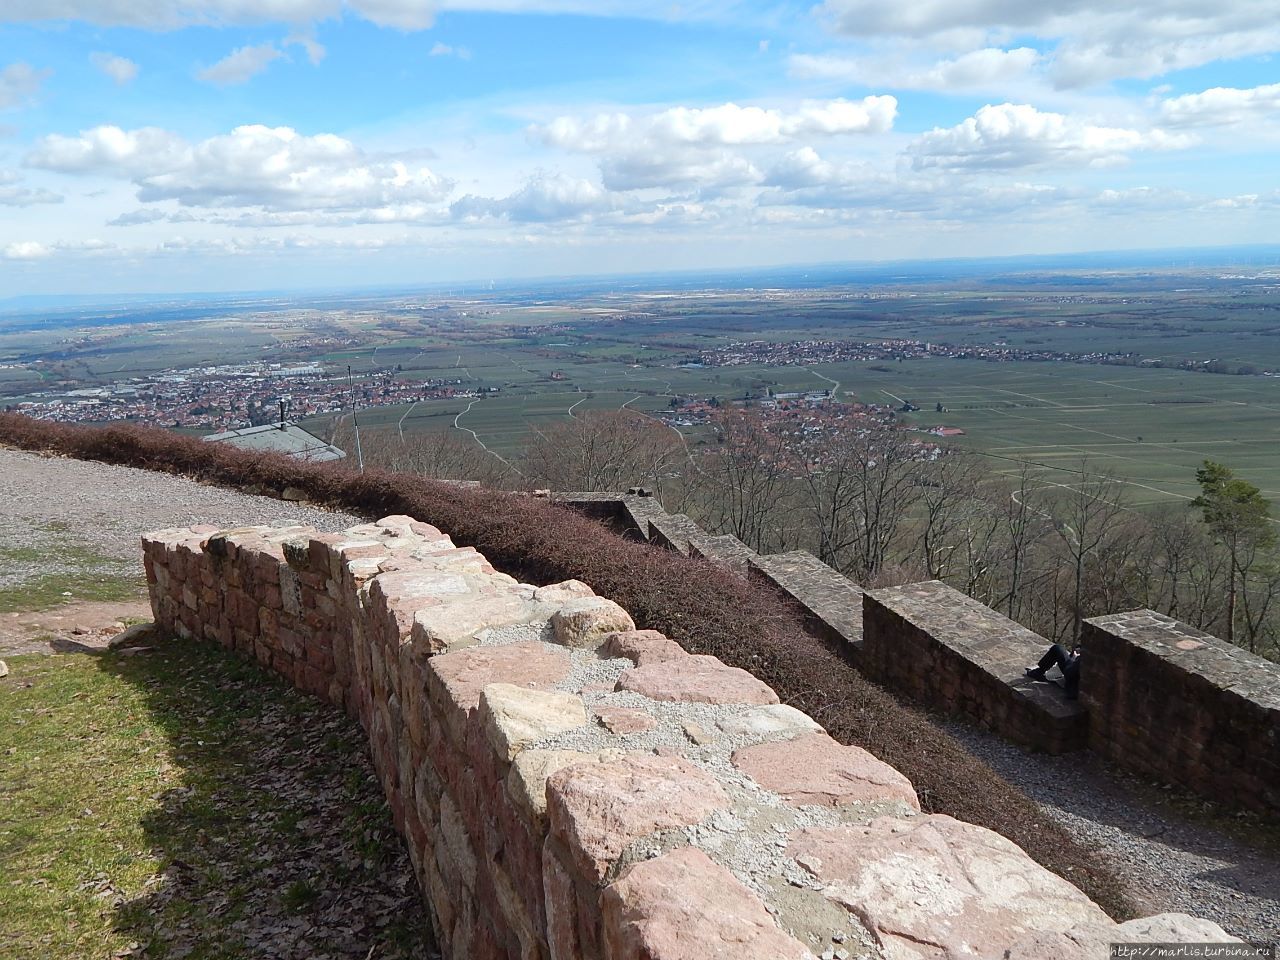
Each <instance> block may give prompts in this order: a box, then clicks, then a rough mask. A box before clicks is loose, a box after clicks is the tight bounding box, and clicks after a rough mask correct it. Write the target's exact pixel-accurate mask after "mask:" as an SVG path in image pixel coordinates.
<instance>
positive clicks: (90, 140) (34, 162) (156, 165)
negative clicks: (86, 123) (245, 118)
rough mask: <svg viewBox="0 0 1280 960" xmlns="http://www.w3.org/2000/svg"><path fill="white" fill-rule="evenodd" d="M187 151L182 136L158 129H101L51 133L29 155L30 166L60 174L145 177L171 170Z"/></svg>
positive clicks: (110, 127)
mask: <svg viewBox="0 0 1280 960" xmlns="http://www.w3.org/2000/svg"><path fill="white" fill-rule="evenodd" d="M187 150H188V147H187V144H186V143H185V141H183V140H182V138H181V137H179V136H177V135H176V134H173V133H170V132H169V131H167V130H161V129H160V128H159V127H141V128H139V129H137V130H121V129H120V128H119V127H114V126H102V127H94V128H93V129H92V130H85V131H83V132H82V133H81V134H80V136H78V137H64V136H62V135H60V134H56V133H55V134H51V135H49V136H47V137H44V138H42V139H41V140H39V141H38V142H37V143H36V145H35V147H34V149H33V150H32V151H31V153H29V154H28V155H27V158H26V163H27V165H28V166H31V167H39V168H41V169H44V170H55V171H57V172H59V173H103V174H109V175H122V176H126V177H142V176H146V175H148V174H151V173H158V172H160V171H163V170H169V169H172V168H173V167H174V166H175V165H177V164H180V163H182V162H183V159H184V157H185V155H186V151H187Z"/></svg>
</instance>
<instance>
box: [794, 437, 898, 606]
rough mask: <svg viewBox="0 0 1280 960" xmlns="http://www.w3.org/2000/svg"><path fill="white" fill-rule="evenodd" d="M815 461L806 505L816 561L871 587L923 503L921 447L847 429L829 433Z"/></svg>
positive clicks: (815, 452)
mask: <svg viewBox="0 0 1280 960" xmlns="http://www.w3.org/2000/svg"><path fill="white" fill-rule="evenodd" d="M812 456H813V462H811V464H810V466H809V470H808V472H807V475H806V478H805V487H804V506H805V510H806V512H807V514H808V515H809V517H810V519H811V521H812V523H813V526H814V528H815V530H816V532H817V540H818V556H819V558H820V559H821V560H822V561H823V562H824V563H828V564H830V565H831V566H833V567H836V568H837V569H839V570H842V571H843V572H845V573H847V574H849V575H850V576H851V577H853V578H854V579H855V580H857V581H858V582H860V583H870V582H872V581H873V580H875V578H876V576H877V574H878V573H879V571H880V568H881V567H882V566H883V565H884V563H885V560H886V558H887V557H888V555H889V550H890V547H891V546H892V545H893V544H894V543H896V542H897V538H898V534H899V531H900V530H901V528H902V526H903V524H904V521H905V520H906V519H907V516H908V515H909V513H910V511H911V509H912V507H913V506H914V504H915V502H916V500H917V499H918V498H919V487H918V486H917V485H916V483H915V481H914V474H915V473H916V472H917V470H918V468H919V466H920V463H919V460H920V457H921V448H920V445H919V444H918V442H915V441H913V440H912V439H911V438H910V437H908V436H907V435H906V434H904V433H903V432H901V431H898V430H894V429H883V428H869V429H860V430H849V431H842V432H839V433H833V434H829V435H828V436H827V437H826V438H824V441H823V442H822V443H821V444H818V445H815V447H814V448H813V451H812Z"/></svg>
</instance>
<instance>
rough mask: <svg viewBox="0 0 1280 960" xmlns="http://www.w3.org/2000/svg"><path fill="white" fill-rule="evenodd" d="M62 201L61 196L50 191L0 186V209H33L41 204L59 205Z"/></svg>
mask: <svg viewBox="0 0 1280 960" xmlns="http://www.w3.org/2000/svg"><path fill="white" fill-rule="evenodd" d="M63 199H64V197H63V196H62V194H60V193H53V192H52V191H50V190H44V189H40V188H33V187H6V186H0V207H34V206H35V205H36V204H41V203H61V202H62V201H63Z"/></svg>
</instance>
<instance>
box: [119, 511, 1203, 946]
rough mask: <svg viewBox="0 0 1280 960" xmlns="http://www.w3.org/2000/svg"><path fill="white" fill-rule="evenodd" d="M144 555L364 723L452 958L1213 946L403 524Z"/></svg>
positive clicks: (168, 598)
mask: <svg viewBox="0 0 1280 960" xmlns="http://www.w3.org/2000/svg"><path fill="white" fill-rule="evenodd" d="M143 548H144V554H145V560H146V567H147V575H148V582H149V584H150V587H151V598H152V605H153V609H154V611H155V616H156V620H157V623H158V624H159V625H160V626H161V627H162V628H163V629H164V630H167V631H171V632H173V633H176V634H179V635H183V636H194V637H200V638H204V639H207V640H211V641H214V642H218V643H220V644H222V645H224V646H227V647H230V648H233V649H236V650H240V651H242V652H243V653H245V654H247V655H251V656H254V657H256V658H257V659H258V660H259V661H260V662H261V663H263V664H264V665H266V666H268V667H270V668H271V669H273V670H275V671H276V672H278V673H279V674H281V675H282V676H284V677H285V678H286V679H288V680H289V681H290V682H292V683H293V684H295V685H297V686H298V687H301V688H302V689H304V690H308V691H310V692H312V693H314V694H317V695H319V696H323V697H326V698H328V699H329V700H330V701H332V702H333V703H335V704H339V705H341V706H342V707H343V708H345V709H346V710H347V711H348V712H350V713H351V714H353V715H354V716H356V717H358V718H359V720H360V722H361V724H362V725H363V727H364V729H365V730H366V732H367V733H368V737H369V742H370V746H371V749H372V754H373V759H374V764H375V768H376V770H377V773H378V776H379V778H380V779H381V782H382V786H383V788H384V790H385V793H386V797H387V800H388V803H389V804H390V807H391V811H392V814H393V816H394V819H395V823H396V827H397V829H398V830H399V831H400V832H401V834H402V835H403V836H404V838H405V841H406V843H407V844H408V849H409V852H410V855H411V858H412V860H413V863H414V867H415V870H416V872H417V876H418V880H419V882H420V884H421V887H422V890H423V893H424V896H425V899H426V901H427V903H428V905H429V906H430V911H431V915H432V918H433V923H434V925H435V927H436V931H437V935H438V939H439V941H440V943H441V947H442V949H443V951H444V954H445V956H446V957H449V958H457V960H463V958H466V960H490V958H512V960H515V958H519V960H641V958H645V960H676V958H687V960H695V958H696V960H704V958H725V960H728V958H735V960H736V958H745V957H750V958H773V957H778V958H796V960H799V958H815V957H823V958H834V957H840V958H846V957H882V956H883V957H893V958H935V957H939V956H942V955H948V956H950V955H961V954H963V955H966V956H975V957H993V958H994V957H1003V956H1008V957H1018V958H1022V960H1031V958H1046V960H1047V958H1055V960H1071V958H1085V957H1089V958H1093V957H1097V958H1099V960H1101V958H1103V957H1106V956H1107V948H1106V944H1107V943H1108V942H1110V941H1116V940H1144V939H1149V940H1152V941H1169V940H1179V939H1185V940H1191V941H1203V940H1222V939H1226V938H1225V935H1224V934H1223V932H1222V931H1221V930H1220V929H1219V928H1218V927H1217V926H1216V925H1214V924H1212V923H1209V922H1207V921H1203V920H1195V919H1192V918H1187V917H1182V916H1178V915H1167V916H1162V917H1158V918H1152V919H1149V920H1146V921H1132V922H1130V923H1129V924H1124V925H1116V924H1115V923H1113V922H1112V921H1111V920H1109V919H1108V918H1107V917H1106V916H1105V915H1104V914H1103V912H1102V911H1101V910H1100V909H1099V908H1098V907H1097V906H1096V905H1095V904H1093V903H1092V902H1091V901H1090V900H1089V899H1088V898H1087V897H1085V896H1084V894H1082V893H1081V892H1080V891H1079V890H1077V889H1076V888H1075V887H1073V886H1072V885H1071V884H1069V883H1067V882H1066V881H1065V880H1063V879H1061V878H1059V877H1057V876H1055V875H1054V874H1052V873H1049V872H1048V871H1046V870H1044V869H1043V868H1041V867H1039V866H1038V865H1037V864H1035V863H1034V862H1033V861H1032V860H1031V859H1030V858H1029V857H1027V856H1026V854H1025V853H1024V852H1023V851H1022V850H1021V849H1019V848H1018V847H1017V846H1015V845H1014V844H1012V843H1010V842H1009V841H1007V840H1005V839H1003V838H1001V837H1000V836H998V835H996V834H994V833H991V832H990V831H988V830H984V829H982V828H980V827H976V826H973V825H970V824H966V823H962V822H959V821H956V820H953V819H951V818H950V817H946V816H936V815H924V814H922V813H921V812H920V809H919V803H918V801H917V798H916V795H915V792H914V790H913V789H912V786H911V784H910V783H909V782H908V781H907V780H906V778H905V777H903V776H902V775H901V774H900V773H898V772H897V771H896V770H894V769H893V768H891V767H889V766H887V765H886V764H884V763H882V762H880V761H879V760H877V759H876V758H875V757H873V756H871V755H870V754H868V753H866V752H865V751H863V750H861V749H859V748H857V747H852V746H842V745H841V744H839V743H837V742H836V741H834V740H833V739H831V738H830V737H828V736H827V735H826V733H825V732H823V731H822V729H821V728H820V727H818V725H817V724H816V723H814V722H813V721H812V720H811V719H810V718H809V717H807V716H805V715H804V714H802V713H800V712H799V711H797V710H794V709H792V708H790V707H787V706H785V705H782V704H779V703H778V702H777V701H778V698H777V696H776V695H775V694H774V692H773V691H772V690H771V689H770V688H769V687H767V686H766V685H765V684H763V683H761V682H760V681H759V680H757V679H755V678H754V677H752V676H751V675H750V674H748V673H746V672H744V671H742V670H739V669H736V668H732V667H728V666H726V665H725V664H723V663H722V662H720V661H719V660H717V659H715V658H714V657H707V656H694V655H690V654H688V653H686V652H685V651H684V650H683V649H682V648H681V647H680V646H679V645H678V644H677V643H675V642H674V641H672V640H669V639H667V638H666V637H663V636H662V635H661V634H657V633H655V632H653V631H644V630H636V629H634V624H633V623H632V622H631V620H630V618H629V617H628V616H627V614H626V612H625V611H624V610H622V609H621V608H620V607H618V606H617V605H616V604H614V603H612V602H611V601H609V600H606V599H603V598H600V597H597V596H595V595H594V594H593V593H592V591H591V590H590V588H589V587H587V586H586V585H584V584H581V583H578V582H576V581H570V582H568V583H562V584H553V585H551V586H545V587H536V586H533V585H530V584H523V583H518V582H517V581H515V580H514V579H512V578H511V577H508V576H505V575H503V574H501V573H497V572H495V571H494V570H493V569H492V568H491V567H490V566H489V564H488V563H487V562H486V561H485V558H484V557H483V556H481V555H479V554H477V553H476V552H475V551H474V550H470V549H460V548H457V547H455V546H454V544H453V543H452V542H451V541H450V540H449V538H448V537H446V536H445V535H443V534H442V533H441V532H440V531H438V530H436V529H435V528H433V527H430V526H427V525H425V524H422V523H418V522H416V521H414V520H411V519H410V518H408V517H388V518H386V519H384V520H381V521H379V522H377V523H375V524H368V525H364V526H360V527H355V528H353V529H351V530H349V531H347V532H346V533H345V534H341V535H326V534H319V533H316V532H315V531H314V530H310V529H307V528H301V527H292V528H283V529H272V528H261V527H254V528H244V529H239V530H229V531H214V530H210V529H201V528H193V529H190V530H168V531H161V532H158V533H154V534H149V535H148V536H147V537H145V538H144V541H143ZM282 879H285V878H282Z"/></svg>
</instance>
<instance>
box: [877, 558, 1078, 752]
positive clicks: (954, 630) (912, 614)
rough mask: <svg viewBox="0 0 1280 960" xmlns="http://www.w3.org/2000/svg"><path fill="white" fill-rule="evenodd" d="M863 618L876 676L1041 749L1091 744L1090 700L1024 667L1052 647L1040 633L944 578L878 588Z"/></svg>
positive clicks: (936, 706)
mask: <svg viewBox="0 0 1280 960" xmlns="http://www.w3.org/2000/svg"><path fill="white" fill-rule="evenodd" d="M862 616H863V625H862V635H863V640H862V650H861V654H860V656H859V664H860V666H861V667H862V670H863V672H865V673H866V674H867V675H868V676H869V677H871V678H872V679H873V680H876V681H878V682H880V683H883V684H885V686H888V687H890V688H891V689H894V690H898V691H901V692H903V693H906V694H907V695H908V696H910V697H912V698H914V699H915V700H917V701H919V702H920V703H924V704H927V705H928V706H929V707H930V708H931V709H935V710H940V711H942V712H944V713H952V714H964V715H965V716H968V717H970V718H972V719H974V720H976V721H977V722H978V723H980V724H982V725H983V726H985V727H987V728H988V729H990V730H993V731H995V732H996V733H999V734H1001V735H1002V736H1005V737H1007V738H1009V739H1011V740H1014V741H1016V742H1018V743H1021V744H1023V745H1025V746H1028V747H1031V748H1033V749H1037V750H1044V751H1047V752H1049V753H1065V752H1067V751H1069V750H1079V749H1081V748H1082V747H1084V746H1085V742H1086V737H1087V732H1088V722H1087V721H1088V716H1087V715H1086V712H1085V709H1084V707H1083V706H1081V704H1080V703H1079V702H1078V701H1072V700H1067V699H1066V697H1065V694H1064V693H1063V691H1062V689H1061V688H1060V687H1058V686H1057V685H1055V684H1049V683H1032V682H1031V681H1030V680H1029V679H1028V678H1027V677H1026V676H1024V675H1023V671H1024V670H1025V669H1026V668H1027V667H1028V666H1030V665H1033V664H1035V663H1036V662H1037V661H1038V660H1039V659H1040V657H1041V656H1042V655H1043V654H1044V652H1045V650H1046V649H1048V647H1049V641H1048V640H1045V639H1044V638H1043V637H1041V636H1040V635H1038V634H1035V633H1032V632H1031V631H1030V630H1028V629H1027V628H1026V627H1024V626H1022V625H1021V624H1018V623H1015V622H1014V621H1012V620H1010V619H1009V618H1008V617H1005V616H1002V615H1001V614H999V613H997V612H996V611H994V610H992V609H991V608H990V607H988V606H985V605H984V604H981V603H979V602H978V601H977V600H974V599H973V598H971V597H968V596H965V595H964V594H963V593H961V592H960V591H958V590H954V589H952V588H951V587H948V586H947V585H946V584H944V583H941V582H939V581H937V580H930V581H927V582H925V583H912V584H908V585H906V586H903V587H893V588H890V589H886V590H873V591H871V592H869V593H867V594H866V595H865V596H864V597H863V600H862Z"/></svg>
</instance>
